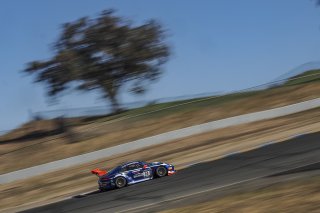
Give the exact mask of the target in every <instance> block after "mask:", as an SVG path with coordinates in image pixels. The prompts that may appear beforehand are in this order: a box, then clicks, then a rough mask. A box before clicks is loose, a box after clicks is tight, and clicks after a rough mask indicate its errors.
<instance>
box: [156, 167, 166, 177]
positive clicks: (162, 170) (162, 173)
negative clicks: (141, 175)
mask: <svg viewBox="0 0 320 213" xmlns="http://www.w3.org/2000/svg"><path fill="white" fill-rule="evenodd" d="M167 173H168V171H167V169H166V168H165V167H163V166H159V167H158V168H157V169H156V175H157V177H164V176H166V175H167Z"/></svg>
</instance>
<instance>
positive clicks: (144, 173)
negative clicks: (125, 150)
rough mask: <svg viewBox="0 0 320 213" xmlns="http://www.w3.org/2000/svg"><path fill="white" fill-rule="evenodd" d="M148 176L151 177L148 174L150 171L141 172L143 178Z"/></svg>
mask: <svg viewBox="0 0 320 213" xmlns="http://www.w3.org/2000/svg"><path fill="white" fill-rule="evenodd" d="M150 175H151V172H150V171H144V172H143V176H144V177H150Z"/></svg>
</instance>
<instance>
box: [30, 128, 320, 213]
mask: <svg viewBox="0 0 320 213" xmlns="http://www.w3.org/2000/svg"><path fill="white" fill-rule="evenodd" d="M317 162H320V133H312V134H308V135H301V136H299V137H295V138H292V139H290V140H288V141H285V142H281V143H275V144H272V145H269V146H265V147H261V148H259V149H256V150H252V151H248V152H245V153H239V154H235V155H232V156H229V157H226V158H223V159H220V160H216V161H212V162H206V163H199V164H196V165H193V166H191V167H188V168H186V169H184V170H181V171H179V172H178V173H177V174H176V175H174V176H171V177H165V178H162V179H154V180H152V181H148V182H144V183H141V184H136V185H132V186H129V187H126V188H123V189H120V190H112V191H108V192H104V193H92V194H90V195H87V196H83V197H78V198H71V199H67V200H64V201H61V202H58V203H53V204H50V205H46V206H42V207H38V208H34V209H30V210H27V211H25V212H134V211H137V212H139V211H140V210H141V209H144V210H143V212H145V211H146V209H148V207H150V208H152V207H153V206H155V205H157V206H159V208H160V209H161V206H162V205H163V206H165V205H166V204H167V203H169V202H170V201H172V200H181V199H185V198H186V197H192V196H201V194H205V193H206V192H213V193H215V192H216V193H219V189H222V188H225V187H230V186H235V185H236V184H239V183H245V182H249V181H253V180H255V181H257V180H259V178H262V177H266V176H270V175H274V174H277V173H279V174H281V173H283V172H288V171H289V172H290V171H292V172H296V171H298V170H299V169H297V168H302V169H303V168H313V167H314V165H317V168H318V166H319V163H317ZM307 165H309V166H307ZM310 165H311V166H310ZM74 181H77V180H74ZM139 209H140V210H139ZM160 209H158V210H160Z"/></svg>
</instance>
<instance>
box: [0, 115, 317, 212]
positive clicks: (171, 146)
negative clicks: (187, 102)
mask: <svg viewBox="0 0 320 213" xmlns="http://www.w3.org/2000/svg"><path fill="white" fill-rule="evenodd" d="M319 130H320V109H315V110H310V111H307V112H304V113H298V114H294V115H290V116H286V117H281V118H277V119H272V120H265V121H260V122H255V123H250V124H244V125H239V126H234V127H229V128H225V129H220V130H217V131H213V132H209V133H206V134H201V135H195V136H192V137H188V138H185V139H183V140H176V141H172V142H169V143H166V144H162V145H158V146H153V147H149V148H145V149H141V150H138V151H135V152H131V153H126V154H121V155H118V156H114V157H112V158H107V159H102V160H100V161H95V162H91V163H87V164H84V165H81V166H76V167H72V168H69V169H65V170H61V171H57V172H52V173H49V174H45V175H42V176H39V177H34V178H30V179H27V180H22V181H16V182H14V183H9V184H4V185H1V186H0V191H1V192H2V193H1V195H0V200H1V203H0V209H4V208H9V207H19V206H21V205H23V204H28V203H29V204H30V203H33V202H35V204H39V203H41V204H42V203H46V202H50V201H54V200H57V199H61V198H64V197H66V196H68V195H71V194H73V195H75V194H76V193H79V192H83V191H87V190H92V189H96V187H97V186H96V177H95V176H93V175H91V174H90V169H93V168H97V167H100V168H101V167H102V168H105V167H107V168H111V167H114V166H115V165H117V164H119V163H121V162H124V161H128V160H135V159H141V160H147V161H164V162H170V163H173V164H175V165H176V166H177V169H181V168H183V167H184V166H185V165H186V164H189V163H192V162H195V161H209V160H214V159H217V158H219V157H221V156H222V155H223V154H226V153H228V152H231V151H235V150H249V149H252V148H254V147H256V146H258V145H260V144H262V143H264V142H267V141H271V140H272V141H282V140H285V139H286V138H288V137H290V136H292V135H294V134H297V133H305V132H308V131H319ZM151 150H152V151H151ZM155 150H156V151H155ZM75 178H76V179H77V181H74V179H75Z"/></svg>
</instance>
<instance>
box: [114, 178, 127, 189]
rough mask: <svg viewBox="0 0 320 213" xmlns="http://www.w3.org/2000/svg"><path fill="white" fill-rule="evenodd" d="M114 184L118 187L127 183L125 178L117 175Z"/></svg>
mask: <svg viewBox="0 0 320 213" xmlns="http://www.w3.org/2000/svg"><path fill="white" fill-rule="evenodd" d="M115 184H116V187H117V188H118V189H120V188H122V187H125V186H126V185H127V180H126V179H125V178H124V177H117V178H116V180H115Z"/></svg>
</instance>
